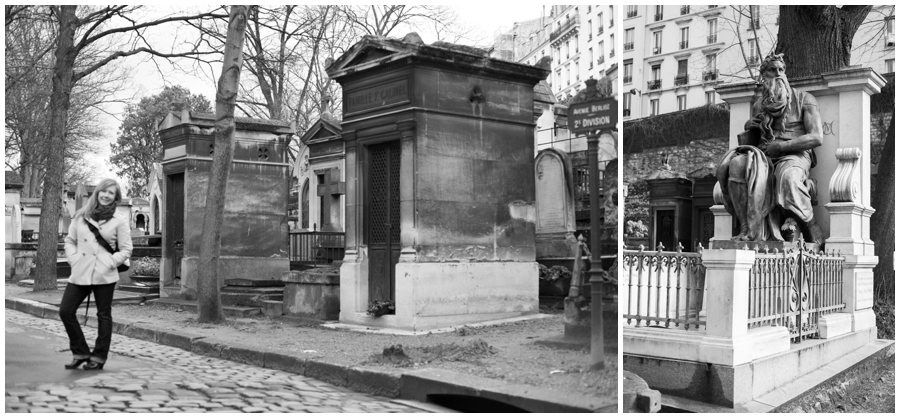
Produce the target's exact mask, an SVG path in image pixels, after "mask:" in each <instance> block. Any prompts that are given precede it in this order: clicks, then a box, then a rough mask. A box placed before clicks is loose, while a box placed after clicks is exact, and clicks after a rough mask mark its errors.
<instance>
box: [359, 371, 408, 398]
mask: <svg viewBox="0 0 900 418" xmlns="http://www.w3.org/2000/svg"><path fill="white" fill-rule="evenodd" d="M400 376H401V373H398V372H392V371H383V370H375V369H370V368H366V367H351V368H350V369H349V370H348V372H347V383H348V385H349V387H350V389H352V390H356V391H359V392H363V393H371V394H373V395H380V396H385V397H388V398H397V397H399V396H400Z"/></svg>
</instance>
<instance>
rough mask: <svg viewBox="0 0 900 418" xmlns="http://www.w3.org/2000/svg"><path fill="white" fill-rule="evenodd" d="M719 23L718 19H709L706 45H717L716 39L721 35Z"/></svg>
mask: <svg viewBox="0 0 900 418" xmlns="http://www.w3.org/2000/svg"><path fill="white" fill-rule="evenodd" d="M718 26H719V22H718V20H717V19H709V20H707V21H706V27H707V28H708V29H709V30H708V31H707V36H706V43H708V44H714V43H716V38H717V36H716V35H718V33H719V28H718Z"/></svg>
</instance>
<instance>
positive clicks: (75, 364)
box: [66, 358, 88, 369]
mask: <svg viewBox="0 0 900 418" xmlns="http://www.w3.org/2000/svg"><path fill="white" fill-rule="evenodd" d="M86 361H88V359H86V358H82V359H77V358H76V359H72V362H71V363H69V364H67V365H66V368H67V369H77V368H78V367H79V366H81V363H84V362H86Z"/></svg>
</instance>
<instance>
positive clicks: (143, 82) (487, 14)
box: [93, 1, 542, 187]
mask: <svg viewBox="0 0 900 418" xmlns="http://www.w3.org/2000/svg"><path fill="white" fill-rule="evenodd" d="M170 6H171V5H170ZM456 8H457V11H458V14H459V18H460V20H461V21H462V22H464V23H469V24H471V25H473V26H474V27H476V28H477V29H479V30H480V31H481V32H482V35H483V37H481V39H485V42H480V43H481V44H485V45H482V46H486V44H490V42H491V40H492V39H493V35H494V32H495V31H496V30H497V29H498V28H500V27H512V25H513V23H515V22H519V21H524V20H529V19H534V18H536V17H540V15H541V10H542V6H541V5H540V4H538V3H533V2H517V3H504V4H501V3H495V2H481V3H476V2H468V1H467V2H464V3H463V4H458V5H456ZM399 32H403V31H398V33H399ZM405 33H406V32H403V33H400V34H399V35H395V36H397V37H402V36H403V35H404V34H405ZM420 35H422V38H423V40H424V41H425V42H426V43H431V42H434V39H432V38H433V37H431V36H429V35H428V34H424V33H422V34H420ZM123 62H124V63H125V64H126V65H128V66H130V67H132V68H134V76H133V77H132V78H131V80H132V83H131V90H130V91H129V92H128V93H127V94H125V95H124V96H125V97H127V98H129V99H131V98H132V97H133V99H131V100H133V101H134V102H137V101H139V100H140V99H141V97H145V96H151V95H154V94H156V93H157V92H159V91H160V90H161V89H162V87H163V86H164V85H166V84H173V85H181V86H183V87H186V88H188V89H189V90H191V93H194V94H203V95H204V96H206V98H207V99H209V100H210V103H211V104H212V105H213V106H215V103H213V102H214V100H215V82H214V81H212V80H210V77H209V76H206V77H191V76H187V75H183V74H179V72H177V71H170V69H168V68H162V70H163V71H164V72H165V73H166V75H165V79H163V76H161V75H160V74H159V71H157V68H156V66H155V65H154V64H153V63H152V62H149V61H148V60H147V58H146V57H144V58H139V57H131V58H128V59H127V60H124V61H123ZM214 69H215V71H216V74H218V72H219V71H221V68H214ZM124 110H125V105H124V104H120V105H111V106H109V108H108V109H107V111H108V112H110V113H112V114H113V115H114V116H113V115H110V116H106V117H105V118H104V120H103V121H100V123H102V124H103V125H104V127H105V129H104V131H105V132H106V133H107V134H106V137H105V138H103V139H102V140H101V141H102V144H101V146H100V148H101V153H100V154H99V155H97V156H96V157H95V158H94V159H93V164H94V165H95V166H96V168H97V169H98V174H97V176H96V179H97V180H99V179H102V178H106V177H113V178H117V177H118V176H116V175H115V172H114V170H113V167H112V166H111V165H110V164H109V152H110V149H109V143H111V142H115V140H116V135H117V132H118V129H119V124H120V120H121V118H122V117H123V116H124V115H123V113H124ZM120 183H122V185H123V187H127V182H125V181H121V182H120Z"/></svg>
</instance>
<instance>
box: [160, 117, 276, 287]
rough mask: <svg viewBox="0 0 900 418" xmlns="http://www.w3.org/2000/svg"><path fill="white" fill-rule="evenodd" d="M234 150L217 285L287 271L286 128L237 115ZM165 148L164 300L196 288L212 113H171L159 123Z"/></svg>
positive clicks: (212, 149) (212, 138)
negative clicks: (232, 280)
mask: <svg viewBox="0 0 900 418" xmlns="http://www.w3.org/2000/svg"><path fill="white" fill-rule="evenodd" d="M235 124H236V129H235V133H234V136H235V147H234V158H233V161H232V163H231V164H232V165H231V173H230V174H229V176H228V183H227V185H226V189H225V213H224V220H223V223H222V227H221V231H220V233H221V250H220V251H221V252H220V258H219V274H218V278H219V282H220V287H221V286H222V285H224V283H225V280H226V279H236V278H247V279H256V278H260V279H270V278H275V279H278V278H280V277H281V273H282V272H283V271H286V270H289V268H290V266H289V261H288V237H287V192H288V170H289V164H288V163H287V161H286V158H287V157H286V149H287V143H288V138H289V137H290V135H291V128H290V127H289V126H288V124H287V123H285V122H281V121H272V120H262V119H251V118H235ZM158 130H159V136H160V140H161V141H162V145H163V159H162V168H163V172H164V174H165V180H164V181H163V196H164V199H163V200H164V201H163V219H162V223H163V234H162V260H161V261H162V262H161V266H160V267H161V272H160V278H161V281H162V282H163V284H162V287H161V289H160V295H161V296H162V297H167V296H169V297H171V296H176V295H178V294H181V293H182V292H184V291H186V289H194V290H196V288H197V276H198V274H197V268H198V265H199V256H200V238H201V236H202V234H204V233H205V232H206V233H208V231H203V229H202V224H203V216H204V214H205V212H206V192H207V187H208V182H209V173H210V171H211V166H212V160H213V158H212V157H213V154H214V153H215V152H216V150H215V147H214V142H215V114H212V113H196V112H187V111H183V112H181V113H169V115H168V116H166V117H165V118H164V119H163V120H162V121H161V122H160V123H159V124H158Z"/></svg>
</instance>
